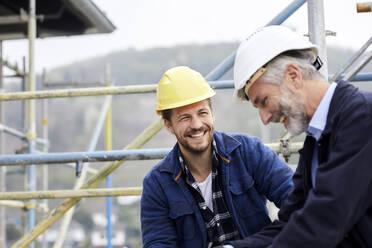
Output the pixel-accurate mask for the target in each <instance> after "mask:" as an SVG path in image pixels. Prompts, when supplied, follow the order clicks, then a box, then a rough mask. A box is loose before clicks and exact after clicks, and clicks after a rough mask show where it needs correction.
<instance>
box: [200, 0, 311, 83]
mask: <svg viewBox="0 0 372 248" xmlns="http://www.w3.org/2000/svg"><path fill="white" fill-rule="evenodd" d="M305 2H306V0H295V1H293V2H292V3H290V4H289V5H288V6H287V7H286V8H284V9H283V10H282V11H281V12H280V13H279V14H278V15H277V16H275V17H274V18H273V19H272V20H271V21H270V22H269V23H267V24H266V26H269V25H280V24H282V23H283V22H284V21H285V20H286V19H287V18H288V17H290V16H291V15H292V14H293V13H294V12H295V11H296V10H297V9H298V8H300V7H301V6H302V5H303V4H304V3H305ZM235 55H236V51H235V52H233V53H232V54H231V55H230V56H228V57H227V58H226V59H224V60H223V61H222V62H221V63H220V64H219V65H217V66H216V67H215V68H214V69H213V70H212V71H211V72H210V73H208V74H207V76H206V77H205V78H206V79H207V80H218V79H219V78H221V77H222V76H223V75H224V74H225V73H226V72H227V71H229V70H230V69H231V68H232V67H233V65H234V60H235Z"/></svg>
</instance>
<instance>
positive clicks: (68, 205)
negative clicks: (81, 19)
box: [0, 0, 372, 248]
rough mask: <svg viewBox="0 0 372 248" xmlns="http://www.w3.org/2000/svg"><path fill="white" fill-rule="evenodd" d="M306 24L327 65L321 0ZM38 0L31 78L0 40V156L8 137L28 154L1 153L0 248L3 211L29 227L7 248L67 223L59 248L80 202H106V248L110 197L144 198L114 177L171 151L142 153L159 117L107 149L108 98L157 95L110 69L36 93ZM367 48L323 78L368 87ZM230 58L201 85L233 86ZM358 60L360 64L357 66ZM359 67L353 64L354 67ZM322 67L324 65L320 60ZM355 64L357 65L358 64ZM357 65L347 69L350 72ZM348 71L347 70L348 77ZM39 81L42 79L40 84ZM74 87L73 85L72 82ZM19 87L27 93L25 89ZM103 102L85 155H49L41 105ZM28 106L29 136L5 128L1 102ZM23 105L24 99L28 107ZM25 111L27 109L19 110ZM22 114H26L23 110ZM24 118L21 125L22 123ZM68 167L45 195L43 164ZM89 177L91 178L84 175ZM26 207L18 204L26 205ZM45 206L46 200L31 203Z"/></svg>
mask: <svg viewBox="0 0 372 248" xmlns="http://www.w3.org/2000/svg"><path fill="white" fill-rule="evenodd" d="M305 2H306V0H294V1H293V2H292V3H291V4H289V5H288V6H287V7H286V8H285V9H284V10H282V11H281V12H280V13H279V14H278V15H277V16H275V17H274V18H273V19H272V20H271V21H270V22H269V23H267V25H280V24H281V23H283V22H284V21H285V20H286V19H287V18H288V17H289V16H291V15H292V14H293V13H294V12H295V11H296V10H298V9H299V8H300V7H301V6H302V5H303V4H304V3H305ZM307 3H308V22H309V37H310V40H311V41H312V42H314V43H316V44H317V45H318V46H319V48H320V56H321V57H322V59H323V60H324V58H326V47H325V33H326V32H325V29H324V14H323V12H324V11H323V0H308V1H307ZM35 4H36V1H35V0H30V8H29V13H28V19H27V20H28V40H29V64H28V72H27V73H26V69H25V66H24V68H23V70H20V69H19V68H18V67H17V66H13V65H11V64H10V63H9V62H7V61H3V59H2V43H1V40H0V62H1V63H0V154H2V153H3V151H2V148H3V146H4V144H3V137H2V136H3V134H4V133H8V134H10V135H13V136H15V137H18V138H20V139H21V140H23V141H25V142H27V145H28V146H27V147H28V154H19V155H1V156H0V169H1V170H0V183H1V184H0V187H1V192H0V211H1V212H0V247H7V244H6V239H5V237H6V236H5V218H4V216H5V207H17V208H21V209H24V210H26V211H27V226H28V229H27V231H26V233H25V234H24V236H23V237H21V238H20V239H19V240H18V241H16V242H15V243H14V244H12V247H14V248H15V247H33V241H35V240H36V238H38V236H40V235H41V234H43V233H44V232H45V231H46V230H47V229H48V228H49V227H50V226H51V225H52V224H54V223H55V222H56V221H58V220H59V219H60V218H62V217H64V218H63V220H62V224H61V227H60V231H59V235H58V239H57V240H56V241H55V244H54V247H62V245H63V241H64V237H65V236H66V232H67V229H68V226H69V224H70V220H71V218H72V214H73V211H74V207H75V205H76V204H77V203H78V202H79V201H80V200H81V199H82V198H85V197H107V203H106V204H107V205H106V206H107V207H106V209H107V216H108V218H107V222H108V225H107V237H108V246H107V247H112V244H111V236H112V230H111V218H110V216H111V205H112V203H111V197H115V196H129V195H141V188H137V187H136V188H112V179H111V174H112V172H113V171H115V170H116V169H117V168H118V167H119V166H120V165H121V164H122V163H123V162H124V161H129V160H145V159H149V160H152V159H161V158H163V157H164V156H166V155H167V154H168V152H169V150H170V148H167V149H140V148H141V147H142V146H143V145H144V144H145V143H146V142H147V141H149V140H150V139H151V138H152V137H153V136H154V135H155V134H156V133H158V132H159V131H160V130H161V129H162V128H163V121H162V119H161V118H159V119H156V120H155V121H154V122H153V123H152V124H151V125H149V126H148V127H147V128H146V129H145V130H144V131H143V132H142V133H141V134H140V135H138V136H137V137H136V138H135V139H134V140H133V141H132V142H130V143H129V144H128V145H127V146H125V147H124V148H123V149H122V150H112V126H111V125H112V124H111V122H112V120H111V119H112V117H111V115H112V114H111V105H112V97H111V96H112V95H125V94H144V93H154V92H156V85H155V84H152V85H129V86H112V85H110V84H109V83H108V82H110V81H111V80H110V72H109V71H110V70H109V68H107V70H106V72H107V75H106V81H107V82H106V85H105V86H102V84H101V83H97V84H98V85H101V86H102V87H90V88H77V89H76V88H75V89H60V90H39V91H37V90H36V89H35V72H34V56H35V55H34V41H35V39H36V19H37V17H36V15H35ZM371 43H372V38H371V39H370V40H369V41H367V42H366V44H365V45H364V46H363V47H362V48H361V49H360V50H359V51H358V52H357V53H356V54H355V55H354V56H353V57H352V58H351V59H350V60H349V61H348V62H347V63H346V64H345V66H344V67H343V68H342V70H341V71H339V72H338V73H336V74H335V75H328V70H327V66H325V67H323V70H322V71H321V72H322V73H323V74H324V75H326V76H327V77H328V79H329V80H332V81H333V80H336V79H339V78H343V79H346V80H351V81H372V74H370V73H359V74H358V72H359V71H360V69H361V68H363V67H364V66H365V65H366V63H368V61H370V59H371V57H372V55H371V54H367V56H364V57H363V59H361V60H359V62H358V59H359V58H360V57H361V55H362V54H363V53H364V52H365V50H366V49H367V48H368V46H369V45H370V44H371ZM235 54H236V53H235V52H234V53H232V54H231V55H230V56H228V57H227V58H226V59H225V60H223V61H222V62H221V63H220V64H219V65H218V66H217V67H216V68H214V69H213V70H212V71H211V72H210V73H209V74H207V75H206V79H207V80H208V82H209V83H210V84H211V86H212V87H213V88H214V89H228V88H233V82H232V80H223V81H222V80H219V79H220V78H221V77H222V76H223V75H224V74H225V73H226V72H227V71H229V70H230V69H231V68H232V66H233V63H234V58H235ZM357 62H358V63H357ZM356 63H357V64H356ZM325 64H327V63H326V61H325ZM355 64H356V66H355ZM2 65H4V66H6V67H8V68H9V69H11V70H12V71H13V72H14V73H15V74H14V76H18V77H21V78H23V83H24V85H25V79H26V78H27V79H28V88H27V91H26V90H25V91H24V92H8V93H4V85H3V80H2V79H3V72H2V67H3V66H2ZM352 65H354V67H353V69H352V70H349V69H350V68H351V66H352ZM348 70H349V71H348ZM43 82H44V80H43ZM44 85H48V86H52V84H47V83H45V84H44ZM70 85H72V86H76V85H78V84H77V83H73V84H70ZM24 89H26V88H25V87H24ZM103 95H105V96H106V98H105V101H104V103H103V105H102V107H101V112H100V116H99V118H98V121H97V124H96V128H95V129H94V133H93V135H92V138H91V141H90V144H89V146H88V148H87V151H86V152H68V153H48V146H49V141H48V115H47V113H48V105H47V102H46V99H50V98H53V99H54V98H70V97H82V96H103ZM39 99H41V100H42V101H43V109H42V110H43V121H42V125H43V129H42V130H43V132H42V135H41V136H40V137H38V136H37V134H36V121H35V100H39ZM19 100H26V101H27V115H26V111H25V113H24V114H23V116H27V122H25V123H26V124H27V125H24V126H25V127H27V128H26V130H27V131H26V133H23V132H21V131H19V130H16V129H13V128H11V127H8V126H6V125H5V124H4V113H3V107H2V102H5V101H19ZM26 101H24V102H25V103H26ZM24 108H25V107H24ZM25 109H26V108H25ZM25 120H26V119H25ZM103 127H105V137H106V142H105V149H106V150H105V151H96V145H97V142H98V138H99V135H100V133H101V132H102V130H103ZM36 145H39V146H41V147H42V150H41V151H42V152H41V153H38V152H37V151H36ZM266 145H267V146H269V147H270V148H272V149H273V150H274V151H276V152H277V153H281V154H282V155H283V157H284V158H288V157H289V156H290V155H291V154H292V153H296V152H297V151H298V150H299V149H300V148H301V147H302V142H296V143H294V142H290V141H289V140H285V139H282V140H281V141H280V142H279V143H270V144H266ZM98 161H99V162H102V161H106V163H105V164H104V165H103V166H102V167H101V168H100V169H98V170H95V169H92V168H89V163H90V162H98ZM67 163H69V164H70V166H73V167H75V170H76V171H75V173H76V175H77V176H78V178H77V180H76V182H75V185H74V188H73V189H72V190H57V191H56V190H53V191H51V190H48V180H47V179H48V165H49V164H59V165H63V166H64V165H65V164H67ZM15 165H17V166H19V165H23V166H26V168H27V182H28V184H27V185H28V187H27V188H26V189H25V191H24V192H6V187H5V180H6V177H5V175H6V173H7V168H11V167H12V166H15ZM36 165H42V166H43V178H44V181H43V190H42V191H36V183H35V180H36V179H35V167H36ZM88 173H91V174H92V175H91V176H90V177H88ZM104 180H106V188H103V189H95V188H96V187H97V186H98V185H100V184H101V182H103V181H104ZM62 198H63V199H65V200H64V201H63V202H62V203H61V204H60V205H58V206H57V207H56V208H55V209H53V210H51V211H50V210H49V209H48V201H47V200H48V199H62ZM26 200H27V201H28V202H23V201H26ZM36 200H43V201H38V202H37V201H36ZM35 211H41V212H43V213H45V218H44V219H43V220H41V221H40V222H39V223H37V224H36V225H35Z"/></svg>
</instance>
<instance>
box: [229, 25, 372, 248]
mask: <svg viewBox="0 0 372 248" xmlns="http://www.w3.org/2000/svg"><path fill="white" fill-rule="evenodd" d="M320 66H321V61H320V59H319V58H318V57H317V48H316V46H315V45H313V44H311V43H310V42H308V41H307V40H305V38H304V37H302V36H300V35H297V34H296V33H294V32H292V31H291V30H289V29H288V28H285V27H282V26H269V27H265V28H261V29H259V30H257V31H256V32H254V33H253V34H252V35H250V36H249V37H248V38H247V39H246V40H244V41H243V42H242V43H241V45H240V47H239V49H238V51H237V56H236V58H235V68H234V80H235V89H236V92H235V95H236V96H238V97H240V98H241V99H246V100H249V101H251V102H252V104H253V106H255V107H256V108H258V110H259V114H260V117H261V120H262V122H263V123H264V124H268V123H270V122H281V123H283V124H284V126H285V127H286V129H287V130H288V132H289V133H290V134H291V135H293V136H295V135H298V134H300V133H302V132H304V131H306V132H307V136H306V139H305V142H304V147H303V149H302V150H301V151H300V160H299V164H298V167H297V170H296V172H295V175H294V177H293V178H294V190H293V191H292V193H291V194H290V195H289V196H288V199H287V201H286V203H285V205H284V206H283V207H282V208H281V209H280V211H279V220H278V221H276V222H274V223H273V224H272V225H270V226H267V227H265V228H264V229H263V230H261V231H260V232H258V233H257V234H255V235H252V236H251V237H248V238H246V239H244V240H241V241H232V242H228V243H229V244H230V245H232V246H233V247H235V248H238V247H280V248H286V247H302V248H304V247H309V248H314V247H316V248H322V247H324V248H330V247H372V163H371V161H372V93H371V92H362V91H359V90H358V89H357V88H355V87H354V86H352V85H350V84H349V83H348V82H345V81H339V82H337V83H336V82H333V83H331V84H329V83H328V82H327V80H326V79H325V78H323V77H322V75H321V74H320V73H319V72H318V69H319V67H320Z"/></svg>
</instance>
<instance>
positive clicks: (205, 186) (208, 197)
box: [197, 172, 213, 212]
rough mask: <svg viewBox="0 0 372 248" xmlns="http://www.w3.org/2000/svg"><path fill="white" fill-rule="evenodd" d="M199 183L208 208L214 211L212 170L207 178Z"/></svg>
mask: <svg viewBox="0 0 372 248" xmlns="http://www.w3.org/2000/svg"><path fill="white" fill-rule="evenodd" d="M197 184H198V186H199V189H200V191H201V193H202V196H203V198H204V201H205V203H206V204H207V206H208V208H209V209H210V210H211V211H212V212H213V201H212V172H211V173H210V174H209V175H208V176H207V178H206V179H205V180H204V181H203V182H201V183H197Z"/></svg>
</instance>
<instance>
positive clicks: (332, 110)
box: [323, 80, 357, 134]
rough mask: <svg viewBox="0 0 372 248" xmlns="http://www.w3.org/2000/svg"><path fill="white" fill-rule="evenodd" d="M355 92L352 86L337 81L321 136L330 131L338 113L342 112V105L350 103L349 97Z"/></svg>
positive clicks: (355, 89)
mask: <svg viewBox="0 0 372 248" xmlns="http://www.w3.org/2000/svg"><path fill="white" fill-rule="evenodd" d="M356 91H357V88H355V87H354V86H353V85H351V84H350V83H348V82H346V81H343V80H341V81H338V82H337V86H336V89H335V92H334V94H333V97H332V100H331V103H330V106H329V110H328V116H327V123H326V126H325V128H324V131H323V134H325V133H330V132H331V131H332V127H333V122H334V119H335V118H336V116H337V115H338V113H339V112H341V111H343V110H342V109H343V105H344V104H347V103H348V102H349V101H350V97H351V96H352V95H353V94H354V93H355V92H356Z"/></svg>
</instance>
